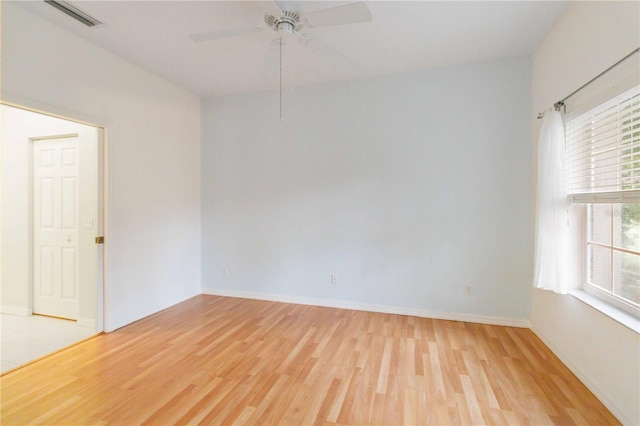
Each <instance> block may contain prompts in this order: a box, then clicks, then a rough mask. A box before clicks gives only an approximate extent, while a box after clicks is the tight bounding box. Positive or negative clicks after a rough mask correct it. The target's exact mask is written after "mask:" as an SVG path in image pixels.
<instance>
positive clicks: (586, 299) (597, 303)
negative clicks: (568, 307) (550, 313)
mask: <svg viewBox="0 0 640 426" xmlns="http://www.w3.org/2000/svg"><path fill="white" fill-rule="evenodd" d="M569 294H570V295H572V296H573V297H575V298H576V299H578V300H580V301H582V302H583V303H586V304H587V305H589V306H591V307H592V308H593V309H595V310H597V311H600V312H602V313H603V314H604V315H606V316H608V317H609V318H611V319H612V320H614V321H617V322H619V323H620V324H622V325H624V326H625V327H627V328H630V329H631V330H633V331H635V332H636V333H638V334H640V318H638V317H635V316H633V315H631V314H630V313H628V312H625V311H623V310H622V309H619V308H616V307H615V306H612V305H610V304H608V303H607V302H605V301H603V300H601V299H598V298H597V297H596V296H594V295H592V294H589V293H587V292H586V291H584V290H571V291H569Z"/></svg>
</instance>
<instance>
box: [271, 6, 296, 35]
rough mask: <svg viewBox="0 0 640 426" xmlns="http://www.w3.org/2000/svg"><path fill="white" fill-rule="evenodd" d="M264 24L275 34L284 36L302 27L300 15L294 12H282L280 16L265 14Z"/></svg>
mask: <svg viewBox="0 0 640 426" xmlns="http://www.w3.org/2000/svg"><path fill="white" fill-rule="evenodd" d="M264 22H265V23H266V24H267V25H268V26H269V27H270V28H272V29H273V30H274V31H275V32H277V33H286V34H294V33H295V32H296V31H300V30H301V29H302V27H303V26H304V25H303V22H302V17H301V16H300V13H299V12H295V11H284V12H283V14H282V16H274V15H269V14H265V16H264Z"/></svg>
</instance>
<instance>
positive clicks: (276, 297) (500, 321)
mask: <svg viewBox="0 0 640 426" xmlns="http://www.w3.org/2000/svg"><path fill="white" fill-rule="evenodd" d="M202 294H209V295H213V296H227V297H239V298H242V299H256V300H268V301H271V302H283V303H295V304H298V305H311V306H324V307H327V308H339V309H352V310H355V311H368V312H380V313H384V314H398V315H411V316H414V317H422V318H434V319H443V320H449V321H463V322H475V323H479V324H492V325H504V326H509V327H521V328H530V327H531V321H529V320H526V319H513V318H503V317H491V316H484V315H474V314H460V313H454V312H434V311H427V310H423V309H416V308H405V307H400V306H389V305H373V304H368V303H356V302H348V301H344V300H332V299H315V298H310V297H299V296H288V295H282V294H269V293H256V292H250V291H236V290H228V289H217V288H203V289H202Z"/></svg>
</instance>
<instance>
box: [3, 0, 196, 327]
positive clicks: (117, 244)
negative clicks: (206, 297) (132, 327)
mask: <svg viewBox="0 0 640 426" xmlns="http://www.w3.org/2000/svg"><path fill="white" fill-rule="evenodd" d="M1 7H2V97H3V99H5V100H9V101H13V102H16V103H19V104H23V105H26V106H31V107H36V108H39V109H45V110H49V111H50V112H54V113H58V114H62V115H65V116H69V117H71V118H79V119H84V120H88V121H90V122H93V123H96V124H99V125H103V126H105V127H106V134H107V137H106V142H107V161H108V171H107V173H108V175H107V184H108V187H107V188H108V194H107V209H108V216H107V229H106V235H105V237H106V244H105V251H106V272H105V275H106V286H107V287H106V301H105V316H106V322H105V329H106V330H107V331H110V330H114V329H116V328H118V327H121V326H123V325H126V324H128V323H130V322H132V321H135V320H137V319H140V318H142V317H144V316H146V315H149V314H151V313H154V312H156V311H159V310H161V309H164V308H166V307H168V306H171V305H173V304H175V303H177V302H180V301H182V300H184V299H186V298H189V297H192V296H194V295H196V294H198V293H200V142H201V138H200V99H199V98H198V97H196V96H194V95H192V94H190V93H187V92H185V91H184V90H182V89H179V88H177V87H175V86H173V85H172V84H170V83H167V82H166V81H164V80H162V79H160V78H158V77H155V76H153V75H151V74H149V73H148V72H146V71H143V70H141V69H139V68H137V67H136V66H134V65H132V64H130V63H128V62H126V61H124V60H122V59H120V58H118V57H116V56H114V55H112V54H110V53H108V52H106V51H104V50H102V49H100V48H98V47H96V46H94V45H91V44H89V43H87V42H85V41H84V40H82V39H80V38H78V37H76V36H74V35H72V34H70V33H68V32H66V31H64V30H62V29H60V28H57V27H55V26H54V25H52V24H50V23H48V22H46V21H44V20H42V19H40V18H38V17H36V16H34V15H32V14H31V13H29V12H27V11H25V10H24V9H22V8H21V7H19V6H17V5H16V4H13V3H10V2H2V6H1ZM3 203H4V200H3ZM3 256H6V249H5V250H3Z"/></svg>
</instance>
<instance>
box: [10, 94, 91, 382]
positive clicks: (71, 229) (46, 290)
mask: <svg viewBox="0 0 640 426" xmlns="http://www.w3.org/2000/svg"><path fill="white" fill-rule="evenodd" d="M0 108H1V111H0V113H1V116H0V118H1V121H2V133H1V139H0V140H1V148H2V150H1V153H2V156H1V158H2V167H1V169H0V170H1V172H2V173H1V177H2V180H1V182H2V185H1V192H0V194H1V197H2V198H1V209H0V213H1V214H0V219H1V221H0V224H1V227H0V241H1V245H2V250H1V252H0V253H1V254H2V257H1V259H0V313H1V314H2V315H1V317H0V321H1V322H2V333H1V334H0V348H1V351H0V355H1V358H0V359H1V360H2V371H3V372H4V371H6V370H7V369H12V368H15V367H16V366H17V365H20V364H23V363H25V362H29V361H31V360H33V359H37V358H39V357H42V356H44V355H46V354H47V353H51V352H54V351H56V350H58V349H61V348H63V347H66V346H68V345H70V344H73V343H75V342H77V341H79V340H83V339H85V338H87V337H89V336H92V335H95V334H97V333H99V332H101V331H102V327H103V319H102V312H103V310H102V303H103V290H102V285H103V283H102V264H103V262H102V255H103V250H102V246H101V245H100V244H101V242H102V241H101V240H100V239H99V238H100V237H102V235H103V234H102V231H103V223H102V222H103V214H102V209H103V203H102V181H103V179H102V170H103V167H102V161H103V158H102V129H100V128H97V127H93V126H89V125H86V124H81V123H77V122H74V121H70V120H65V119H61V118H58V117H53V116H49V115H45V114H41V113H37V112H33V111H29V110H26V109H21V108H17V107H13V106H9V105H1V106H0Z"/></svg>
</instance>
